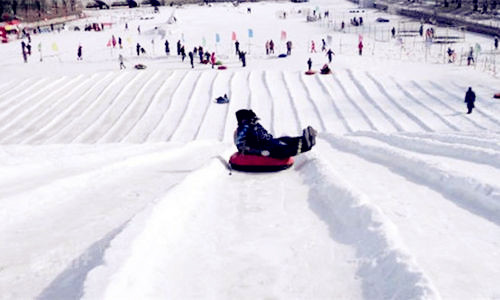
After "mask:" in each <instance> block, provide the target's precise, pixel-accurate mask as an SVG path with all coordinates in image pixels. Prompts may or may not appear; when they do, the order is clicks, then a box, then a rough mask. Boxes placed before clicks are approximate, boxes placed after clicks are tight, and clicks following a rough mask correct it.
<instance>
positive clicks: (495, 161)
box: [351, 131, 500, 204]
mask: <svg viewBox="0 0 500 300" xmlns="http://www.w3.org/2000/svg"><path fill="white" fill-rule="evenodd" d="M351 135H352V136H361V137H369V138H373V139H376V140H379V141H381V142H384V143H386V144H389V145H392V146H395V147H398V148H401V149H406V150H410V151H413V152H420V153H424V154H431V155H439V156H446V157H452V158H456V159H459V160H468V161H472V162H477V163H480V164H485V165H490V166H492V167H496V168H498V169H500V152H498V151H494V150H489V149H480V148H479V147H475V146H468V145H457V144H450V143H443V142H439V141H429V140H424V139H421V138H418V137H407V136H397V135H392V134H385V133H380V132H368V131H359V132H355V133H352V134H351ZM499 204H500V203H499Z"/></svg>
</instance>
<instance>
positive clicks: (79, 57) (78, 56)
mask: <svg viewBox="0 0 500 300" xmlns="http://www.w3.org/2000/svg"><path fill="white" fill-rule="evenodd" d="M76 55H77V58H76V59H77V60H82V45H79V46H78V50H77V53H76Z"/></svg>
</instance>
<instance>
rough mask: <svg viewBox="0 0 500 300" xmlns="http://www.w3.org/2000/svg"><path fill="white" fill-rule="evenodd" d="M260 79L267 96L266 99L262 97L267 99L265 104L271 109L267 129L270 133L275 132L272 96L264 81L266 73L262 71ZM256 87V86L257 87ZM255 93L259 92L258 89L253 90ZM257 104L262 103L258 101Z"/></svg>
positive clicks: (274, 112)
mask: <svg viewBox="0 0 500 300" xmlns="http://www.w3.org/2000/svg"><path fill="white" fill-rule="evenodd" d="M260 78H261V81H262V84H263V85H264V90H265V91H266V94H267V97H264V98H265V99H267V100H268V101H267V103H269V105H271V109H270V113H271V117H270V118H269V121H268V122H269V129H270V130H271V132H276V127H275V125H274V123H275V119H276V111H275V108H274V99H273V95H272V94H271V89H270V88H269V85H268V84H267V80H266V73H265V71H262V75H261V76H260ZM257 87H258V86H257ZM255 91H259V89H258V88H257V89H255ZM254 102H257V101H254ZM259 102H261V103H262V102H263V101H259ZM254 105H255V106H257V103H255V104H254Z"/></svg>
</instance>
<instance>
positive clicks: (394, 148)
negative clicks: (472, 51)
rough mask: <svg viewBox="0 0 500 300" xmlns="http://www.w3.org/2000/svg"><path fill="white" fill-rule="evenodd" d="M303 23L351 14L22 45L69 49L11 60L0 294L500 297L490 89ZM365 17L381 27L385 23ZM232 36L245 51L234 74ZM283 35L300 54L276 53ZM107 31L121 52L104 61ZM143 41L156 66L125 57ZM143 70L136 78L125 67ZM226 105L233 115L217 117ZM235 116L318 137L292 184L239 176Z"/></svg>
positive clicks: (155, 21)
mask: <svg viewBox="0 0 500 300" xmlns="http://www.w3.org/2000/svg"><path fill="white" fill-rule="evenodd" d="M247 7H251V8H252V13H251V14H248V13H247V12H246V8H247ZM315 7H321V10H324V9H330V11H331V13H332V15H334V16H335V17H336V18H337V19H336V20H337V22H338V18H339V16H340V15H343V14H347V17H348V16H350V15H349V13H348V10H349V9H351V8H353V6H352V4H350V3H342V2H341V3H329V2H320V1H312V2H311V3H306V4H300V5H299V4H292V3H272V2H262V3H250V4H241V5H240V6H238V7H234V6H233V5H232V4H217V5H213V6H212V7H203V6H185V7H181V8H177V9H176V10H175V11H174V8H167V7H165V8H163V11H162V12H161V13H160V14H159V15H156V16H154V15H151V14H150V13H149V12H148V10H147V9H142V8H141V9H138V10H112V11H109V12H108V11H106V12H88V13H89V14H91V15H92V16H91V17H92V18H95V19H97V20H99V21H101V22H104V21H108V20H111V21H113V22H115V24H114V27H113V28H112V29H110V30H106V31H104V32H100V33H94V32H91V33H89V32H70V31H63V32H61V33H47V34H43V35H37V36H34V37H33V39H34V42H33V43H34V44H36V43H43V45H46V46H44V47H47V48H49V47H50V46H49V45H51V44H52V43H53V41H57V43H58V46H59V48H60V51H59V53H50V54H49V52H50V50H47V53H46V54H47V55H48V56H47V57H44V61H43V62H39V61H37V57H31V58H30V61H29V63H28V64H23V62H22V60H21V58H20V57H19V56H20V55H19V53H18V52H19V49H18V48H19V43H17V42H16V43H11V44H7V45H1V46H0V53H2V55H1V56H0V57H2V59H1V60H0V66H1V67H2V72H0V79H2V82H1V83H0V144H1V146H0V164H1V168H0V217H1V219H2V220H3V226H1V227H0V299H499V298H500V286H499V285H498V282H500V239H499V237H500V183H499V182H500V180H499V178H500V118H499V117H498V115H499V113H500V102H498V100H496V99H493V98H492V97H491V96H492V94H493V93H494V92H496V86H498V79H496V78H495V77H492V76H490V75H488V74H485V73H482V72H480V71H479V70H477V69H473V68H472V67H470V68H467V67H466V66H461V65H458V64H455V65H442V64H435V63H433V64H427V63H424V62H423V61H422V60H421V57H419V56H418V55H417V54H415V55H414V56H413V58H412V59H409V60H410V61H405V60H399V59H392V58H387V53H390V52H391V51H396V52H397V50H398V49H399V48H398V47H399V45H398V44H397V43H394V42H393V41H389V42H387V43H377V42H376V41H375V40H372V39H370V37H369V35H367V36H365V37H364V42H365V43H366V45H367V46H366V49H371V51H367V52H366V53H365V54H364V55H363V56H361V57H360V56H358V55H357V52H356V51H357V49H356V44H357V39H358V35H357V34H349V33H345V34H344V33H339V32H336V31H332V29H331V28H327V27H325V26H320V25H319V24H318V23H306V22H305V21H304V19H305V17H304V15H303V14H301V13H298V10H299V9H301V10H306V9H314V8H315ZM280 11H287V12H289V14H288V16H289V17H287V19H281V18H278V17H277V16H278V15H279V12H280ZM207 12H209V13H210V14H207ZM172 13H174V14H175V15H176V17H177V18H178V22H177V23H175V24H170V25H166V24H165V21H164V20H166V19H167V18H168V16H170V15H171V14H172ZM141 16H154V18H148V19H146V20H145V19H141ZM214 16H215V17H214ZM364 16H365V20H366V21H365V22H366V23H367V24H375V23H370V22H371V21H372V22H373V20H374V19H375V18H376V17H377V16H380V13H379V12H366V13H365V15H364ZM347 17H346V20H347ZM388 17H390V18H391V20H392V21H393V22H398V21H399V18H398V17H395V16H388ZM125 22H127V24H128V26H129V28H130V29H129V30H128V31H125V30H124V23H125ZM228 24H230V25H231V28H229V26H228ZM137 25H141V30H142V33H141V34H140V35H139V34H138V33H137V32H135V28H136V27H137ZM155 27H156V29H155ZM200 28H204V29H205V30H200ZM248 28H252V29H253V30H254V33H255V37H254V40H251V41H250V43H247V40H249V39H248V38H246V36H245V34H246V31H247V29H248ZM270 28H272V31H271V29H270ZM161 30H164V31H165V32H164V34H165V36H166V37H167V38H168V39H169V40H170V43H171V50H174V51H175V41H176V40H177V39H182V40H184V41H185V43H186V45H188V47H187V48H188V49H191V47H194V46H196V45H199V44H201V43H203V38H206V40H205V42H206V43H207V45H206V48H208V49H211V50H214V51H216V52H217V54H218V57H219V58H220V59H221V60H222V61H224V63H225V64H226V65H227V66H228V67H229V68H228V70H224V71H218V70H212V69H211V68H210V66H206V65H201V64H196V65H195V68H194V70H192V69H191V67H190V65H189V64H188V63H187V62H182V61H181V60H180V58H179V57H177V55H175V54H173V55H171V56H170V57H168V58H167V57H165V56H164V55H163V53H162V50H163V49H162V48H163V41H164V40H163V39H162V38H161V35H162V33H161V32H160V31H161ZM233 30H234V31H235V32H237V34H238V36H239V38H240V39H241V40H242V41H243V42H242V44H243V45H244V47H248V49H250V53H249V54H248V66H247V67H246V68H242V67H241V65H240V63H239V62H238V60H237V58H236V56H235V55H234V54H233V51H234V49H233V48H232V41H231V40H230V39H229V37H230V35H231V32H232V31H233ZM281 30H285V31H287V33H288V38H290V39H292V40H293V41H294V49H293V53H292V55H291V56H289V57H287V58H284V59H278V58H277V57H276V55H272V56H269V57H268V56H266V55H265V53H264V51H263V45H264V43H265V41H266V40H267V39H270V38H273V39H274V40H275V41H279V37H280V33H281ZM215 33H220V35H221V36H222V42H220V43H219V44H217V45H214V44H213V42H212V41H211V40H212V39H213V38H212V36H213V35H214V34H215ZM111 34H115V35H117V36H122V37H124V40H125V41H126V44H125V45H126V46H125V48H124V49H122V50H119V49H109V48H106V47H105V43H106V41H107V40H108V39H109V38H110V36H111ZM328 34H331V35H333V42H332V47H333V49H334V51H336V52H337V54H336V56H335V57H334V62H333V63H332V68H333V70H334V72H333V74H331V75H314V76H307V75H305V74H304V72H303V71H304V68H305V65H306V64H305V62H306V60H307V58H308V57H309V56H311V57H312V59H313V60H314V61H315V64H314V68H315V69H318V68H319V67H321V66H322V65H323V64H324V63H325V62H326V57H325V54H324V53H321V51H320V53H312V54H311V53H308V45H309V42H310V39H314V40H316V44H317V48H320V46H318V45H321V43H320V41H321V38H323V37H325V36H326V35H328ZM209 37H210V39H209ZM128 39H130V42H129V41H128ZM151 39H152V40H154V41H155V42H154V44H153V43H151ZM467 41H468V42H471V43H472V42H473V43H476V42H478V43H485V45H486V43H487V42H488V40H487V38H485V37H481V36H473V35H471V36H469V37H468V40H467ZM136 42H141V43H143V44H145V45H147V47H148V56H146V57H139V58H137V57H136V56H135V53H134V52H133V51H134V45H135V43H136ZM78 43H82V44H83V47H84V60H83V61H82V62H75V57H74V55H75V53H76V46H77V45H78ZM277 44H278V48H279V47H281V48H279V49H280V51H283V48H282V47H283V44H282V42H281V41H280V42H278V43H277ZM336 45H342V50H341V49H338V48H337V46H336ZM375 45H376V46H375ZM459 46H462V47H467V46H468V44H463V45H459ZM349 47H351V48H349ZM418 47H419V46H417V48H416V49H413V50H415V51H416V52H418ZM457 47H458V46H457ZM484 47H487V46H484ZM339 48H340V47H339ZM44 49H46V48H44ZM72 49H74V50H75V51H73V50H72ZM379 49H382V50H383V51H382V52H377V51H379ZM118 53H122V54H123V55H125V56H126V59H127V61H126V64H127V66H128V68H127V69H126V70H123V71H119V70H118V60H117V55H118ZM435 53H436V55H439V54H437V53H438V51H436V52H435ZM34 55H38V54H34ZM51 55H53V56H51ZM437 60H440V58H439V56H437ZM138 62H141V63H145V64H146V65H148V68H147V69H146V70H141V71H138V70H133V69H132V65H133V64H135V63H138ZM4 70H5V71H4ZM468 86H472V87H473V89H474V90H475V91H476V94H477V108H476V109H475V110H474V112H473V113H472V114H470V115H467V114H465V113H464V112H465V110H466V109H465V105H464V103H463V96H464V93H465V90H466V88H467V87H468ZM224 93H227V95H228V96H229V98H230V99H231V101H230V103H229V104H225V105H221V104H216V103H214V101H213V100H214V99H215V98H216V97H217V96H220V95H222V94H224ZM246 107H250V108H252V109H254V110H255V111H256V112H257V114H258V115H259V116H260V117H261V121H262V124H263V125H264V126H265V127H266V128H268V129H269V130H270V131H271V132H272V133H273V134H275V135H276V136H280V135H297V134H300V133H301V129H302V128H303V127H305V126H307V125H312V126H313V127H315V128H317V129H318V131H319V136H318V143H317V145H316V147H314V149H313V150H312V151H311V152H308V153H305V154H302V155H300V156H298V157H296V163H295V165H294V166H293V167H292V168H291V169H289V170H286V171H283V172H279V173H272V174H245V173H240V172H232V173H230V172H229V171H228V170H227V168H226V162H225V161H226V160H227V158H228V157H229V156H230V155H231V154H232V153H233V152H234V151H235V148H234V146H233V143H232V136H233V132H234V129H235V125H236V124H235V123H236V122H235V118H234V112H235V111H236V110H238V109H240V108H246Z"/></svg>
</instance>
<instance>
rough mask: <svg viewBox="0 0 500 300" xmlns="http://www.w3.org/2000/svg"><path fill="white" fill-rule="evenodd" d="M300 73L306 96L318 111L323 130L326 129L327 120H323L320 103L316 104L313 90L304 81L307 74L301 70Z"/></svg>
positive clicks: (316, 111) (317, 114) (315, 110)
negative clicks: (312, 94)
mask: <svg viewBox="0 0 500 300" xmlns="http://www.w3.org/2000/svg"><path fill="white" fill-rule="evenodd" d="M298 75H299V80H300V83H301V84H302V87H303V88H304V90H305V92H306V95H307V97H306V98H307V100H308V101H309V103H310V104H311V106H312V107H313V109H314V112H315V113H316V116H317V120H319V124H320V125H321V131H325V130H326V125H325V121H323V117H322V116H321V113H320V111H319V108H318V105H317V104H316V101H315V100H313V97H312V96H311V90H310V89H309V88H308V87H307V85H306V83H305V81H304V77H305V76H306V75H304V74H302V72H299V73H298Z"/></svg>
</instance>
